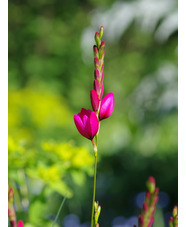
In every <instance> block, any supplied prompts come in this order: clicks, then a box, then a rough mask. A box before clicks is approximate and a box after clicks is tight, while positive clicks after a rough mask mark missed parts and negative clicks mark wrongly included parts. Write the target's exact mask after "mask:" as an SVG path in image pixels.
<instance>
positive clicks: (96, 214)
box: [94, 211, 99, 225]
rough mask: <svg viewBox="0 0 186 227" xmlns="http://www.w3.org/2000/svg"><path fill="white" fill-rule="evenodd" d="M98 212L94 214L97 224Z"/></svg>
mask: <svg viewBox="0 0 186 227" xmlns="http://www.w3.org/2000/svg"><path fill="white" fill-rule="evenodd" d="M98 217H99V216H98V212H97V211H96V212H95V215H94V221H95V225H96V224H97V222H98Z"/></svg>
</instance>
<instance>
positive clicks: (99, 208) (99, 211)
mask: <svg viewBox="0 0 186 227" xmlns="http://www.w3.org/2000/svg"><path fill="white" fill-rule="evenodd" d="M97 211H98V217H99V215H100V213H101V206H98V210H97Z"/></svg>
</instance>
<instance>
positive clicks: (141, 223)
mask: <svg viewBox="0 0 186 227" xmlns="http://www.w3.org/2000/svg"><path fill="white" fill-rule="evenodd" d="M138 224H139V227H142V226H143V225H144V220H143V217H142V216H141V215H139V217H138Z"/></svg>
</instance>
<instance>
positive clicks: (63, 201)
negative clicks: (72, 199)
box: [52, 191, 68, 227]
mask: <svg viewBox="0 0 186 227" xmlns="http://www.w3.org/2000/svg"><path fill="white" fill-rule="evenodd" d="M67 194H68V191H67V192H66V194H65V197H64V198H63V200H62V202H61V205H60V207H59V210H58V212H57V215H56V218H55V220H54V222H53V224H52V227H54V225H55V224H56V221H57V219H58V216H59V214H60V212H61V209H62V207H63V204H64V203H65V200H66V198H67Z"/></svg>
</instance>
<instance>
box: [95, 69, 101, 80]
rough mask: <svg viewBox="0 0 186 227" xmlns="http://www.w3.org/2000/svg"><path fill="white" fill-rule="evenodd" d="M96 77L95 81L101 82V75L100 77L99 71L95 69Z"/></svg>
mask: <svg viewBox="0 0 186 227" xmlns="http://www.w3.org/2000/svg"><path fill="white" fill-rule="evenodd" d="M94 77H95V80H99V79H100V75H99V70H98V69H95V71H94Z"/></svg>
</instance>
